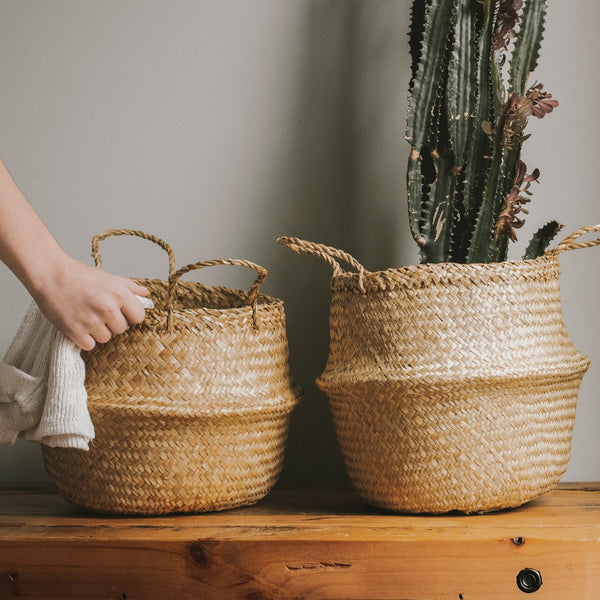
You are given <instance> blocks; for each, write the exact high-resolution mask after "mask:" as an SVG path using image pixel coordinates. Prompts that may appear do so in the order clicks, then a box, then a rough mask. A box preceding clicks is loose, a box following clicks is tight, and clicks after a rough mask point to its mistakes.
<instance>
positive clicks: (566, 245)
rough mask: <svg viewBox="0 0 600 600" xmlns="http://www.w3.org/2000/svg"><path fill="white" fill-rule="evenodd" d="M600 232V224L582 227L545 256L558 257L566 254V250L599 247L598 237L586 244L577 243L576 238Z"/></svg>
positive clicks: (599, 239)
mask: <svg viewBox="0 0 600 600" xmlns="http://www.w3.org/2000/svg"><path fill="white" fill-rule="evenodd" d="M599 232H600V224H598V225H588V226H587V227H582V228H581V229H578V230H577V231H575V232H573V233H572V234H571V235H568V236H567V237H566V238H565V239H564V240H563V241H562V242H560V244H558V245H557V246H556V247H555V248H552V249H551V250H548V251H547V252H546V254H550V255H554V256H558V255H559V254H562V253H563V252H567V251H568V250H578V249H580V248H592V247H593V246H600V237H597V238H596V239H593V240H589V241H587V242H577V241H575V240H577V239H578V238H580V237H581V236H583V235H586V234H587V233H599Z"/></svg>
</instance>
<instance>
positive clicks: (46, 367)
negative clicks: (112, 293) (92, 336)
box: [0, 297, 152, 450]
mask: <svg viewBox="0 0 600 600" xmlns="http://www.w3.org/2000/svg"><path fill="white" fill-rule="evenodd" d="M139 299H140V301H141V302H142V304H144V306H145V307H146V308H151V307H152V301H151V300H150V299H149V298H142V297H139ZM17 437H22V438H24V439H27V440H35V441H39V442H41V443H43V444H46V445H48V446H52V447H56V446H60V447H63V448H79V449H81V450H88V449H89V443H90V441H91V440H93V439H94V426H93V424H92V421H91V419H90V414H89V411H88V407H87V392H86V389H85V364H84V362H83V359H82V358H81V354H80V349H79V347H77V346H76V345H75V344H74V343H73V342H72V341H71V340H69V339H68V338H67V337H66V336H65V335H63V334H62V333H61V332H60V331H58V329H56V327H54V325H52V324H51V323H50V322H49V321H48V320H47V319H46V317H44V315H43V314H42V313H41V312H40V309H39V308H38V307H37V304H36V303H35V302H32V303H31V305H30V306H29V309H28V310H27V313H26V315H25V318H24V319H23V322H22V323H21V326H20V327H19V330H18V331H17V334H16V335H15V338H14V340H13V341H12V343H11V345H10V347H9V349H8V352H7V353H6V356H5V357H4V361H3V362H1V363H0V442H10V443H14V441H15V440H16V439H17Z"/></svg>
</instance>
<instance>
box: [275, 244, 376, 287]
mask: <svg viewBox="0 0 600 600" xmlns="http://www.w3.org/2000/svg"><path fill="white" fill-rule="evenodd" d="M277 242H278V243H279V244H281V245H282V246H287V247H288V248H289V249H290V250H293V251H294V252H297V253H298V254H300V253H301V252H306V253H307V254H312V255H313V256H319V257H320V258H322V259H323V260H324V261H325V262H326V263H327V264H328V265H330V266H331V267H332V268H333V277H337V276H338V275H342V273H344V270H343V269H342V267H341V266H340V263H338V262H337V260H335V259H336V258H337V259H338V260H343V261H344V262H346V263H348V264H349V265H350V266H351V267H353V268H354V269H355V270H356V272H357V273H358V284H359V287H360V288H361V289H363V277H364V276H365V275H370V273H369V271H367V270H366V269H365V268H364V267H363V266H362V265H361V264H360V263H359V262H358V261H357V260H356V259H355V258H354V257H353V256H352V255H350V254H348V253H347V252H344V251H343V250H338V249H337V248H333V247H332V246H326V245H325V244H317V243H314V242H307V241H306V240H301V239H299V238H294V237H287V236H283V237H280V238H278V239H277Z"/></svg>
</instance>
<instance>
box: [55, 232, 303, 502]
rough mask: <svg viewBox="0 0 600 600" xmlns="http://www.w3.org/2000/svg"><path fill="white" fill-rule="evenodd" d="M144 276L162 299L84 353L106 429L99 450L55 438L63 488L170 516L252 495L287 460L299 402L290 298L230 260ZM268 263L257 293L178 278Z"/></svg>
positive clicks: (97, 415) (98, 417) (100, 429)
mask: <svg viewBox="0 0 600 600" xmlns="http://www.w3.org/2000/svg"><path fill="white" fill-rule="evenodd" d="M109 235H140V236H141V237H144V238H145V239H150V240H151V241H154V242H156V243H158V244H159V245H161V247H163V248H164V249H165V250H166V251H167V253H168V254H169V266H170V269H169V281H168V282H167V281H160V280H140V279H138V280H137V281H138V282H140V283H141V284H142V285H144V286H146V287H147V288H148V289H149V290H150V293H151V297H152V299H153V301H154V304H155V308H154V309H152V310H148V311H147V312H146V319H145V320H144V322H143V323H142V324H141V325H134V326H131V327H130V328H129V329H128V330H127V331H126V332H125V333H123V334H122V335H120V336H116V337H114V338H113V339H111V340H110V341H109V342H108V343H106V344H103V345H98V346H97V347H96V348H95V349H94V350H93V351H91V352H89V353H84V359H85V362H86V388H87V391H88V406H89V410H90V414H91V417H92V421H93V423H94V425H95V428H96V439H95V441H94V442H93V444H92V447H91V449H90V451H89V452H83V451H78V450H69V449H63V448H44V461H45V466H46V469H47V471H48V472H49V474H50V476H51V478H52V480H53V481H54V483H55V484H56V485H57V487H58V488H59V490H60V492H61V493H62V494H63V495H64V496H65V497H66V498H67V499H69V500H70V501H72V502H74V503H75V504H78V505H81V506H84V507H86V508H89V509H92V510H96V511H101V512H109V513H129V514H159V513H169V512H197V511H209V510H222V509H227V508H233V507H235V506H241V505H246V504H252V503H254V502H256V501H258V500H259V499H261V498H262V497H263V496H264V495H265V494H266V493H267V492H268V491H269V490H270V489H271V487H272V486H273V485H274V483H275V481H276V479H277V477H278V475H279V472H280V470H281V466H282V460H283V453H284V447H285V440H286V436H287V429H288V423H289V418H290V413H291V411H292V409H293V407H294V406H295V405H296V403H297V402H298V400H299V392H298V389H297V388H296V387H295V386H294V384H293V382H292V380H291V378H290V374H289V366H288V345H287V338H286V331H285V315H284V310H283V303H282V302H281V301H280V300H277V299H274V298H270V297H268V296H264V295H262V294H259V293H258V286H259V285H260V284H261V283H262V282H263V281H264V279H265V277H266V271H265V270H264V269H263V268H262V267H259V266H258V265H255V264H253V263H250V262H248V261H243V260H232V259H221V260H215V261H209V262H205V263H197V264H195V265H188V266H187V267H183V268H182V269H180V270H179V271H177V272H174V260H173V255H172V251H171V249H170V248H169V247H168V245H166V244H165V243H164V242H162V241H161V240H158V239H157V238H154V237H153V236H148V235H147V234H144V233H143V232H136V231H129V230H113V231H110V232H107V233H106V234H103V235H102V236H97V237H96V238H94V243H93V248H94V250H93V254H94V256H95V258H96V262H97V264H98V265H99V264H101V259H100V256H99V254H98V241H100V240H102V239H104V238H105V237H108V236H109ZM221 264H224V265H239V266H244V267H249V268H252V269H254V270H256V271H257V273H258V278H257V280H256V281H255V283H254V285H253V286H252V289H251V291H250V292H244V291H241V290H232V289H227V288H223V287H209V286H205V285H202V284H200V283H187V282H185V283H184V282H179V281H178V279H179V277H180V276H181V275H183V274H184V273H186V272H188V271H191V270H193V269H199V268H203V267H207V266H213V265H221Z"/></svg>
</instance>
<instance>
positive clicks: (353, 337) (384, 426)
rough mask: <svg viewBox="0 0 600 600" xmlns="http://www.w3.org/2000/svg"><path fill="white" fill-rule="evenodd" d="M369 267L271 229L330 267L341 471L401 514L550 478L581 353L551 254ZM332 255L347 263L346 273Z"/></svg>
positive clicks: (506, 497)
mask: <svg viewBox="0 0 600 600" xmlns="http://www.w3.org/2000/svg"><path fill="white" fill-rule="evenodd" d="M598 231H600V225H598V226H593V227H585V228H583V229H581V230H579V231H577V232H575V233H574V234H572V235H571V236H569V237H568V238H566V239H565V240H564V241H563V242H562V243H560V244H559V245H558V246H557V247H556V248H555V249H553V250H550V251H548V252H547V253H546V254H545V255H544V256H542V257H540V258H537V259H535V260H526V261H513V262H510V261H509V262H502V263H492V264H467V265H464V264H454V263H444V264H422V265H418V266H410V267H404V268H399V269H387V270H386V271H380V272H376V273H370V272H368V271H367V270H366V269H365V268H364V267H363V266H362V265H361V264H360V263H359V262H358V261H356V259H354V258H353V257H352V256H350V255H349V254H347V253H345V252H343V251H341V250H337V249H335V248H331V247H328V246H324V245H322V244H314V243H311V242H306V241H304V240H299V239H297V238H281V239H280V240H279V241H280V243H282V244H283V245H286V246H288V247H290V248H291V249H292V250H295V251H297V252H306V253H309V254H314V255H316V256H319V257H321V258H322V259H323V260H325V261H326V262H327V263H328V264H329V265H331V266H332V267H333V277H332V280H331V291H332V299H331V314H330V348H329V358H328V361H327V365H326V367H325V370H324V372H323V373H322V374H321V375H320V377H319V378H318V379H317V384H318V386H319V387H320V388H321V389H322V390H323V391H324V392H325V393H326V394H327V396H328V397H329V401H330V405H331V409H332V413H333V418H334V425H335V428H336V433H337V438H338V441H339V444H340V447H341V450H342V454H343V456H344V460H345V464H346V468H347V470H348V474H349V476H350V480H351V482H352V483H353V485H354V487H355V488H356V490H357V492H358V493H359V495H360V496H361V497H362V498H363V499H364V500H366V501H367V502H368V503H370V504H373V505H376V506H380V507H383V508H386V509H392V510H396V511H401V512H426V513H443V512H448V511H452V510H458V511H462V512H467V513H471V512H486V511H491V510H497V509H501V508H508V507H514V506H518V505H520V504H523V503H524V502H527V501H529V500H531V499H533V498H535V497H536V496H539V495H540V494H543V493H544V492H547V491H548V490H550V489H552V488H553V487H554V486H556V484H557V483H558V482H559V480H560V478H561V477H562V475H563V474H564V472H565V470H566V468H567V463H568V460H569V453H570V449H571V438H572V432H573V424H574V418H575V407H576V403H577V395H578V390H579V385H580V383H581V379H582V377H583V374H584V373H585V371H586V370H587V368H588V366H589V361H588V359H587V358H586V357H585V356H583V355H582V354H580V353H579V352H577V350H576V349H575V348H574V347H573V345H572V343H571V341H570V340H569V337H568V335H567V332H566V330H565V325H564V322H563V319H562V313H561V303H560V293H559V273H560V265H559V262H558V256H559V254H560V253H561V252H564V251H566V250H572V249H575V248H585V247H589V246H595V245H598V244H600V239H596V240H593V241H589V242H578V241H576V240H577V239H578V237H579V236H581V235H583V234H585V233H590V232H598ZM338 260H343V261H345V262H347V263H348V264H350V265H351V266H352V267H353V269H354V270H355V271H356V272H355V273H354V272H344V271H343V270H342V268H341V267H340V265H339V263H338V262H337V261H338Z"/></svg>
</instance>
